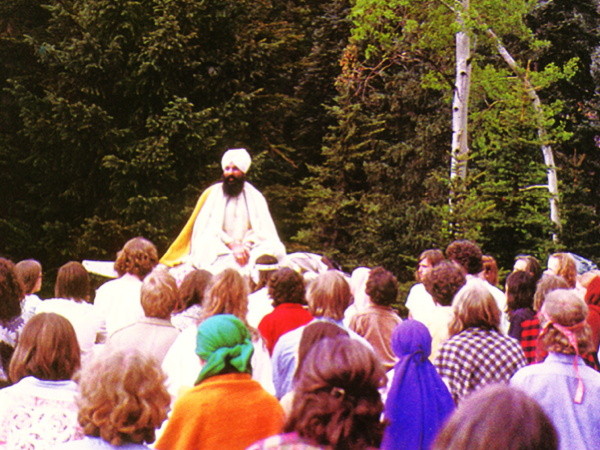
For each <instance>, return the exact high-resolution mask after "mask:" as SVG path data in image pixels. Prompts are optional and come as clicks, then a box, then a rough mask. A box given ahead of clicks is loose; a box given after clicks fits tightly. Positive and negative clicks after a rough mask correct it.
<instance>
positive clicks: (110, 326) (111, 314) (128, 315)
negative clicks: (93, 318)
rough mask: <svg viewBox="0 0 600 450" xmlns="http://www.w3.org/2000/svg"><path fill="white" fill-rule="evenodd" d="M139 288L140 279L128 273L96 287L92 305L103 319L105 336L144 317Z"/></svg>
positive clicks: (140, 286)
mask: <svg viewBox="0 0 600 450" xmlns="http://www.w3.org/2000/svg"><path fill="white" fill-rule="evenodd" d="M141 289H142V281H141V280H140V279H139V278H138V277H136V276H135V275H132V274H130V273H126V274H125V275H123V276H122V277H120V278H117V279H116V280H111V281H107V282H106V283H104V284H103V285H102V286H100V287H99V288H98V290H97V291H96V299H95V300H94V307H95V308H96V311H97V313H98V315H99V316H100V317H101V318H102V320H103V331H104V330H105V332H106V337H109V336H110V335H111V334H113V333H114V332H115V331H117V330H119V329H121V328H123V327H126V326H128V325H131V324H132V323H135V322H137V321H138V320H139V319H141V318H143V317H145V314H144V310H143V308H142V303H141V301H140V293H141Z"/></svg>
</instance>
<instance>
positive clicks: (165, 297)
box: [141, 269, 180, 319]
mask: <svg viewBox="0 0 600 450" xmlns="http://www.w3.org/2000/svg"><path fill="white" fill-rule="evenodd" d="M179 302H180V300H179V289H178V288H177V283H176V282H175V278H173V277H172V276H171V275H169V272H167V271H166V270H165V269H155V270H153V271H152V272H150V274H149V275H148V276H147V277H146V278H145V279H144V281H143V282H142V290H141V303H142V308H143V309H144V314H145V315H146V317H157V318H159V319H168V318H169V317H170V316H171V313H172V312H173V309H175V307H176V306H177V305H178V304H179Z"/></svg>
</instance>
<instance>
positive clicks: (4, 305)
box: [0, 258, 23, 321]
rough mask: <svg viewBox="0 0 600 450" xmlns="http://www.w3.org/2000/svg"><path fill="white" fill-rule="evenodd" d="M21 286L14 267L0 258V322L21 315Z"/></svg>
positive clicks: (6, 260) (8, 261) (10, 262)
mask: <svg viewBox="0 0 600 450" xmlns="http://www.w3.org/2000/svg"><path fill="white" fill-rule="evenodd" d="M22 299H23V286H22V284H21V282H20V281H19V279H18V277H17V274H16V272H15V265H14V264H13V262H12V261H10V260H8V259H6V258H0V320H4V321H7V320H10V319H13V318H14V317H17V316H18V315H20V314H21V300H22Z"/></svg>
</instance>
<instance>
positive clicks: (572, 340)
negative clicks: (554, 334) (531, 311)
mask: <svg viewBox="0 0 600 450" xmlns="http://www.w3.org/2000/svg"><path fill="white" fill-rule="evenodd" d="M540 314H541V316H542V317H543V318H544V319H545V320H547V322H546V325H544V328H543V329H542V332H541V333H540V338H541V337H542V336H544V335H545V334H546V333H547V332H548V329H549V328H550V326H553V327H554V328H555V329H557V330H558V331H559V332H560V333H561V334H562V335H563V336H565V337H566V338H567V340H568V341H569V344H570V345H571V347H573V348H574V349H575V354H576V355H577V357H576V358H575V359H574V360H573V368H574V369H575V376H576V377H577V390H576V391H575V398H574V399H573V401H574V402H575V403H578V404H579V403H581V402H582V401H583V391H584V386H583V379H582V378H581V375H580V374H579V365H578V360H579V356H581V355H580V354H579V346H578V345H577V337H576V336H575V334H574V333H573V332H574V331H579V330H581V329H582V328H583V327H584V326H585V324H586V320H585V319H584V320H582V321H581V322H579V323H576V324H575V325H571V326H570V327H567V326H564V325H561V324H559V323H556V322H554V321H553V320H552V319H550V317H548V315H547V314H546V313H545V312H544V311H543V310H542V311H540Z"/></svg>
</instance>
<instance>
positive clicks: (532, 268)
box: [515, 255, 544, 283]
mask: <svg viewBox="0 0 600 450" xmlns="http://www.w3.org/2000/svg"><path fill="white" fill-rule="evenodd" d="M520 261H523V264H524V266H525V267H523V268H522V269H517V265H518V262H520ZM515 270H525V271H526V272H529V273H530V274H531V275H532V276H533V278H534V280H535V282H536V283H537V282H538V281H539V280H540V278H542V275H543V273H544V271H543V270H542V265H541V264H540V262H539V261H538V259H537V258H536V257H535V256H532V255H518V256H517V257H516V258H515Z"/></svg>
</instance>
